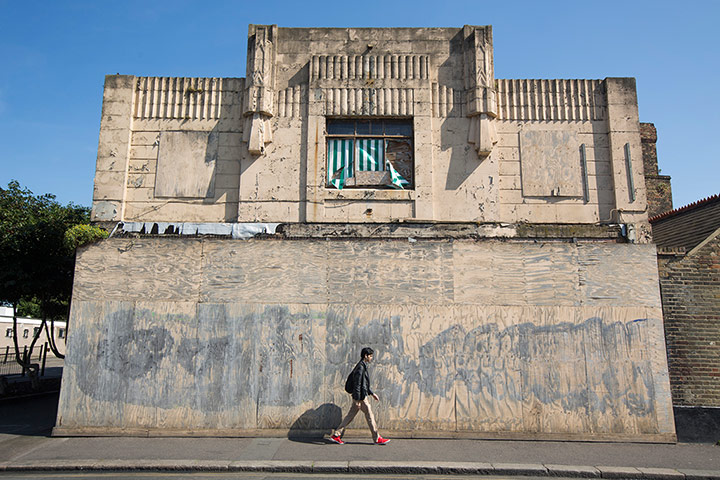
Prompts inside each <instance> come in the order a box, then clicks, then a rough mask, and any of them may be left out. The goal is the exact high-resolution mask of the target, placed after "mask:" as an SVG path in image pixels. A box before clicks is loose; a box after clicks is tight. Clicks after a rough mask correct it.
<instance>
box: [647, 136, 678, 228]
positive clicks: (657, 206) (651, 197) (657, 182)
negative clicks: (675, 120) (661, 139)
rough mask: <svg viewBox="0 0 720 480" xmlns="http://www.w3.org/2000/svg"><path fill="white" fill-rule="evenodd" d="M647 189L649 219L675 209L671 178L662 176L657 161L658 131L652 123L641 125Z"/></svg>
mask: <svg viewBox="0 0 720 480" xmlns="http://www.w3.org/2000/svg"><path fill="white" fill-rule="evenodd" d="M640 141H641V142H642V155H643V168H644V171H645V187H646V189H647V202H648V217H654V216H655V215H659V214H661V213H664V212H668V211H670V210H672V209H673V206H672V189H671V188H670V176H669V175H660V169H659V168H658V159H657V130H656V129H655V125H653V124H652V123H641V124H640Z"/></svg>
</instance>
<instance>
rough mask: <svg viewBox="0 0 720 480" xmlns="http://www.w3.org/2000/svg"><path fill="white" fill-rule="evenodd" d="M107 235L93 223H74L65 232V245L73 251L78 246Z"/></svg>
mask: <svg viewBox="0 0 720 480" xmlns="http://www.w3.org/2000/svg"><path fill="white" fill-rule="evenodd" d="M108 235H109V234H108V232H106V231H105V230H103V229H102V228H99V227H96V226H94V225H75V226H73V227H70V228H69V229H67V231H66V232H65V247H66V248H68V249H70V250H72V251H75V249H76V248H78V247H82V246H83V245H87V244H89V243H94V242H97V241H98V240H102V239H103V238H107V237H108Z"/></svg>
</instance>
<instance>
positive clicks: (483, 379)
mask: <svg viewBox="0 0 720 480" xmlns="http://www.w3.org/2000/svg"><path fill="white" fill-rule="evenodd" d="M103 308H104V309H106V313H105V315H104V318H103V326H98V325H88V324H82V323H81V322H78V324H77V327H76V331H75V332H74V337H73V345H72V348H73V357H72V358H71V359H69V362H71V365H70V366H71V368H73V369H74V372H75V377H76V380H77V386H78V387H79V389H80V390H81V391H82V392H83V394H84V395H88V396H90V397H92V398H93V399H95V400H102V401H108V402H123V401H124V402H128V403H133V404H137V405H142V406H152V407H159V408H175V407H187V408H191V409H193V410H202V411H207V412H221V411H229V410H232V409H233V408H235V406H236V405H237V404H238V402H240V401H241V400H242V399H246V400H249V401H252V402H253V403H255V404H257V405H258V408H260V406H270V407H288V408H289V410H288V416H289V417H292V418H291V419H290V420H289V421H286V423H287V425H285V426H286V427H287V426H289V425H290V424H291V423H292V422H293V420H292V419H294V418H297V415H298V414H297V413H295V414H293V413H290V412H294V410H293V408H295V407H299V406H301V405H307V404H308V403H309V404H313V405H321V404H324V403H327V399H328V398H329V395H330V392H331V391H333V390H335V389H336V388H338V385H340V383H341V382H342V379H343V377H344V375H346V374H347V369H348V368H349V366H351V365H352V364H353V363H354V361H356V358H355V357H356V356H357V354H358V352H359V350H360V348H361V347H362V346H365V345H371V346H373V347H375V348H376V349H377V350H378V361H377V365H376V366H375V367H374V369H373V372H372V375H373V376H374V378H373V383H374V384H375V385H378V386H379V387H380V388H382V393H383V397H384V398H385V399H386V401H387V402H388V405H389V407H390V408H396V409H401V408H403V406H405V405H408V404H409V403H410V402H412V400H413V399H412V397H413V395H418V394H420V395H423V396H428V397H434V398H438V399H450V400H452V399H453V398H454V397H455V396H456V395H457V394H458V393H457V392H458V389H459V388H462V389H463V391H466V392H467V393H468V394H469V395H471V396H472V397H474V398H476V399H477V400H478V401H483V402H489V401H490V400H492V402H497V403H502V404H506V405H507V404H510V405H512V404H520V403H523V402H525V403H527V404H528V405H531V404H532V405H551V404H552V405H559V406H561V408H562V409H563V410H565V411H568V412H580V413H581V414H582V415H586V412H587V411H588V410H592V411H598V412H601V413H603V412H606V411H607V412H613V411H616V410H617V408H618V406H619V405H621V406H622V407H623V409H624V410H625V409H626V410H627V412H629V413H630V414H631V415H637V416H648V415H652V414H653V411H654V403H653V399H654V397H655V390H654V388H655V386H654V383H653V377H652V366H651V362H650V359H649V358H648V357H647V355H646V353H645V352H646V351H645V348H644V345H643V342H645V341H646V340H645V337H646V336H647V323H648V321H647V320H645V319H637V320H633V321H630V322H613V323H606V322H604V321H603V319H601V318H597V317H594V318H589V319H587V320H585V321H584V322H582V323H579V324H570V323H560V324H556V325H550V326H548V325H542V326H539V325H535V324H533V323H531V322H525V323H521V324H516V325H511V326H507V327H504V328H501V327H500V326H499V325H498V324H497V323H494V322H491V321H490V319H488V320H487V321H488V323H485V324H483V322H482V320H483V319H474V323H475V324H476V325H477V324H478V323H479V324H480V325H479V326H477V327H475V328H470V329H467V328H466V327H465V326H463V325H460V324H452V321H450V322H449V323H448V324H449V325H450V326H449V327H448V328H445V329H443V330H442V331H439V332H438V333H436V334H433V335H432V336H430V337H428V338H427V339H425V340H421V338H422V337H421V336H418V335H419V333H418V331H417V330H416V329H415V326H414V321H413V319H411V318H407V317H404V316H403V315H401V314H397V315H385V316H381V315H378V317H377V318H371V319H367V318H364V319H361V318H359V317H357V316H356V315H354V314H353V313H352V312H351V311H349V310H342V309H337V308H333V307H325V310H321V309H318V308H317V306H315V307H313V308H310V307H308V306H302V307H295V310H293V309H291V308H290V307H288V306H266V307H262V306H248V305H242V304H214V305H207V304H201V305H199V306H198V307H197V314H196V316H195V318H188V316H187V315H173V314H164V315H161V316H158V315H156V314H154V313H153V312H151V311H149V310H142V309H118V310H115V311H107V310H108V309H109V304H104V305H103ZM418 311H419V310H418ZM418 311H416V312H415V314H418V313H417V312H418ZM93 332H95V333H93ZM93 335H97V337H98V338H96V341H93V338H92V336H93ZM411 351H412V352H416V353H412V354H410V352H411ZM88 358H89V359H93V360H92V361H91V362H89V363H88V364H85V363H84V359H88ZM161 364H162V366H161ZM94 369H97V370H94ZM301 411H302V410H301ZM260 415H261V414H260V413H258V420H257V421H259V416H260ZM317 418H319V415H310V414H308V415H305V417H303V421H302V422H300V423H301V424H302V425H303V426H306V424H307V425H311V424H313V422H314V421H313V419H317ZM275 420H276V421H278V419H275ZM267 421H270V420H267ZM318 422H319V423H318V424H317V425H326V422H325V421H320V420H318ZM280 423H282V422H280Z"/></svg>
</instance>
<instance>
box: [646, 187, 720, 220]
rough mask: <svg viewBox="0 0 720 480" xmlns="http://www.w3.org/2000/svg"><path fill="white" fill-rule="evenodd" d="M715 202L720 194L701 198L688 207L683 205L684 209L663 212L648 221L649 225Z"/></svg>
mask: <svg viewBox="0 0 720 480" xmlns="http://www.w3.org/2000/svg"><path fill="white" fill-rule="evenodd" d="M715 200H720V193H716V194H715V195H713V196H711V197H707V198H703V199H702V200H698V201H697V202H693V203H691V204H689V205H685V206H684V207H679V208H676V209H674V210H669V211H667V212H663V213H661V214H660V215H655V216H654V217H651V218H650V219H649V221H650V223H653V222H657V221H658V220H662V219H664V218H667V217H671V216H673V215H675V214H678V213H680V212H686V211H688V210H692V209H695V208H697V207H701V206H703V205H705V204H706V203H710V202H712V201H715Z"/></svg>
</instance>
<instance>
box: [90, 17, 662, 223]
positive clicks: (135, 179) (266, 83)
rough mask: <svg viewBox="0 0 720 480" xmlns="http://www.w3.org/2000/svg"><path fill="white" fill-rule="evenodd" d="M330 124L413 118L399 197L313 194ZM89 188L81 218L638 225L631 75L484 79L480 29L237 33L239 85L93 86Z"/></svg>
mask: <svg viewBox="0 0 720 480" xmlns="http://www.w3.org/2000/svg"><path fill="white" fill-rule="evenodd" d="M338 118H343V119H349V118H352V119H362V118H365V119H370V118H373V119H378V118H384V119H405V120H407V121H409V122H411V124H412V127H413V133H412V153H413V160H414V165H413V168H414V170H413V186H412V188H408V189H405V190H393V189H387V188H384V187H382V186H380V187H379V188H344V189H342V190H338V189H336V188H334V187H328V185H327V156H328V155H327V138H326V137H327V121H328V119H338ZM169 132H175V133H177V135H179V132H186V133H187V134H188V135H195V136H198V135H199V134H200V133H201V132H205V133H208V134H209V135H211V138H213V139H215V140H216V143H214V144H213V145H217V146H216V148H215V150H214V151H213V152H212V158H213V159H214V163H212V165H210V164H209V163H208V162H207V159H208V154H209V153H210V152H208V151H203V149H202V148H198V149H187V151H188V152H189V151H190V150H193V151H195V150H196V151H197V152H196V153H195V154H194V157H193V156H192V155H191V154H190V153H187V154H186V155H184V156H183V155H180V156H177V155H176V156H174V157H173V155H171V154H172V153H177V149H174V148H172V145H170V146H168V145H167V144H168V142H169V141H170V139H171V137H172V136H171V135H169ZM521 139H524V140H523V141H521ZM178 141H179V140H178ZM209 144H210V143H208V145H209ZM163 152H166V153H165V155H164V154H163ZM191 157H192V158H191ZM163 158H164V162H163V161H162V159H163ZM159 159H160V160H161V161H159ZM173 162H175V163H173ZM163 164H165V165H168V166H170V165H173V164H176V165H177V166H178V168H176V169H175V170H172V168H171V167H166V168H164V170H163V169H162V168H161V167H162V165H163ZM158 168H160V169H161V170H163V171H158ZM189 177H191V178H195V177H197V178H202V179H206V180H204V183H205V184H207V188H206V189H205V190H204V191H202V192H201V191H200V190H202V187H203V186H204V185H199V186H197V185H195V186H193V189H190V194H188V193H187V191H186V190H187V189H185V188H177V187H174V184H177V185H181V184H184V183H187V181H188V178H189ZM651 186H652V187H653V188H654V184H653V185H651ZM95 190H96V191H95V197H94V208H93V219H94V220H96V221H118V220H122V221H134V222H138V221H164V222H168V221H170V222H180V221H185V222H187V221H193V222H221V221H222V222H236V221H238V222H374V223H383V222H389V221H395V220H422V221H456V222H457V221H471V222H507V223H514V222H534V223H596V222H617V223H646V221H647V214H646V208H647V201H646V184H645V181H644V176H643V158H642V148H641V143H640V127H639V122H638V113H637V96H636V93H635V83H634V80H633V79H629V78H607V79H605V80H531V79H519V80H518V79H514V80H513V79H497V80H496V79H495V77H494V67H493V40H492V30H491V28H490V27H489V26H465V27H463V28H348V29H343V28H278V27H277V26H274V25H271V26H267V25H266V26H263V25H251V26H250V28H249V34H248V64H247V71H246V78H235V79H230V78H225V79H220V78H157V77H133V76H109V77H108V78H107V80H106V86H105V96H104V107H103V117H102V121H101V133H100V143H99V148H98V163H97V173H96V180H95ZM168 192H176V193H177V194H176V195H170V194H169V193H168Z"/></svg>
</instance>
